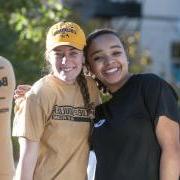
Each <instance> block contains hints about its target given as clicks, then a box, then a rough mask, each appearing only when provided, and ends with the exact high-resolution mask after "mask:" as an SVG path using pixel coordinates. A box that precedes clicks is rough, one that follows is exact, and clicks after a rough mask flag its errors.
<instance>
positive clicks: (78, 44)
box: [46, 21, 86, 51]
mask: <svg viewBox="0 0 180 180" xmlns="http://www.w3.org/2000/svg"><path fill="white" fill-rule="evenodd" d="M62 45H67V46H72V47H75V48H77V49H79V50H83V48H84V46H85V45H86V37H85V34H84V31H83V30H82V29H81V28H80V26H79V25H77V24H76V23H73V22H66V21H65V22H58V23H56V24H54V25H53V26H52V27H51V28H50V29H49V31H48V33H47V38H46V49H47V50H48V51H50V50H52V49H54V48H56V47H58V46H62Z"/></svg>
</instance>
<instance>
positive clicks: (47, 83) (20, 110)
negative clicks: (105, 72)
mask: <svg viewBox="0 0 180 180" xmlns="http://www.w3.org/2000/svg"><path fill="white" fill-rule="evenodd" d="M87 83H88V88H89V93H90V97H91V102H92V103H94V105H97V104H99V103H100V96H99V91H98V89H97V87H96V84H95V82H94V81H93V80H92V79H91V78H89V77H88V78H87ZM92 114H93V115H94V109H93V110H92ZM89 132H90V122H89V115H88V113H87V109H85V108H84V103H83V97H82V94H81V92H80V87H79V85H78V84H77V83H75V84H71V85H69V84H65V83H63V82H61V81H60V80H58V79H56V78H55V77H54V76H52V75H47V76H45V77H43V78H42V79H40V80H39V81H38V82H36V83H35V84H34V85H33V87H32V88H31V90H30V91H29V92H28V93H26V96H25V98H24V100H21V103H19V105H18V107H17V111H16V113H15V119H14V127H13V136H21V137H25V138H27V139H29V140H32V141H39V142H40V152H39V155H38V160H37V164H36V168H35V172H34V180H86V169H87V161H88V153H89V144H88V140H89Z"/></svg>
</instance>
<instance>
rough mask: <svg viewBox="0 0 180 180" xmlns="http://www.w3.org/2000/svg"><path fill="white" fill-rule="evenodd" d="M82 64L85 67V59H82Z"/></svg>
mask: <svg viewBox="0 0 180 180" xmlns="http://www.w3.org/2000/svg"><path fill="white" fill-rule="evenodd" d="M82 64H83V65H85V57H84V56H83V57H82Z"/></svg>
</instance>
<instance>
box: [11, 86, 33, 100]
mask: <svg viewBox="0 0 180 180" xmlns="http://www.w3.org/2000/svg"><path fill="white" fill-rule="evenodd" d="M30 89H31V86H30V85H28V84H22V85H18V86H17V88H16V89H15V91H14V99H18V98H20V97H23V96H24V95H25V93H26V92H27V91H29V90H30Z"/></svg>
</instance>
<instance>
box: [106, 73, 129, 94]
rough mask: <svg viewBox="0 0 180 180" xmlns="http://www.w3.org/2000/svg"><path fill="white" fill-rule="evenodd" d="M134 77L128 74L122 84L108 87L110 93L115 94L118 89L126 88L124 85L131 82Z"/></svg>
mask: <svg viewBox="0 0 180 180" xmlns="http://www.w3.org/2000/svg"><path fill="white" fill-rule="evenodd" d="M131 76H132V74H130V73H128V74H127V75H126V76H125V77H124V79H122V80H121V81H120V82H118V83H117V84H114V85H110V87H108V88H109V91H110V92H111V93H114V92H116V91H117V90H118V89H121V88H122V87H123V86H124V84H125V83H126V82H127V81H128V80H129V78H130V77H131Z"/></svg>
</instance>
